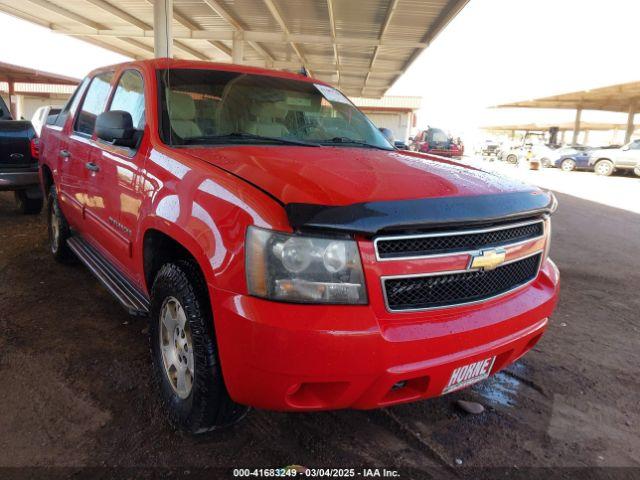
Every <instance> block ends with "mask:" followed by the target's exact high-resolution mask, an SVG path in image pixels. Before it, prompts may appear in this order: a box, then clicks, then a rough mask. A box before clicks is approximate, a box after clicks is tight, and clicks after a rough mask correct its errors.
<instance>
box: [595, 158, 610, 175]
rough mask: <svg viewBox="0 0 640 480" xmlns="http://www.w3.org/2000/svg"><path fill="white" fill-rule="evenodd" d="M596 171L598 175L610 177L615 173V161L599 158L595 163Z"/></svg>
mask: <svg viewBox="0 0 640 480" xmlns="http://www.w3.org/2000/svg"><path fill="white" fill-rule="evenodd" d="M594 171H595V172H596V174H598V175H603V176H605V177H608V176H609V175H611V174H612V173H613V162H612V161H611V160H598V161H597V162H596V164H595V167H594Z"/></svg>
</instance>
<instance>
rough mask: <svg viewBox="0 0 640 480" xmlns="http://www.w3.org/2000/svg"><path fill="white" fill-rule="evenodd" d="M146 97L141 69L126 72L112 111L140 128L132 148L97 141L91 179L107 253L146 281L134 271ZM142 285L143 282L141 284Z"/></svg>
mask: <svg viewBox="0 0 640 480" xmlns="http://www.w3.org/2000/svg"><path fill="white" fill-rule="evenodd" d="M144 102H145V98H144V83H143V79H142V75H141V74H140V72H138V71H137V70H132V69H130V70H125V71H124V72H123V73H122V75H120V77H119V79H118V81H117V83H116V87H115V91H114V94H113V98H112V100H111V102H110V105H109V106H108V107H107V110H108V111H111V110H119V111H124V112H127V113H129V114H130V115H131V119H132V122H133V126H134V128H135V129H136V133H135V135H134V141H133V143H132V144H131V145H128V146H121V145H113V144H110V143H107V142H104V141H102V140H100V139H98V138H96V139H95V147H96V148H95V153H94V157H93V159H92V160H93V163H94V165H95V168H97V171H96V172H95V174H94V175H92V177H91V178H90V181H89V191H90V192H91V194H92V195H93V196H94V197H100V198H101V199H102V201H103V206H104V208H102V209H94V211H93V212H92V213H91V215H92V216H94V217H95V218H94V219H93V221H96V222H99V223H100V224H101V225H103V226H104V228H106V229H107V230H108V234H107V235H105V236H104V237H103V238H102V239H101V243H102V244H103V246H104V247H105V249H106V251H107V252H109V254H110V256H112V257H113V258H112V260H115V262H116V264H117V266H118V267H119V268H120V269H121V270H122V271H123V272H124V273H126V274H128V275H127V276H129V278H130V279H131V280H134V281H138V280H139V281H140V282H142V278H137V277H136V275H135V274H134V272H136V269H135V268H134V265H133V261H134V260H133V258H132V254H133V251H132V241H133V236H134V235H135V233H136V229H137V225H138V220H139V214H140V205H141V203H142V193H141V189H140V188H139V185H140V182H139V180H140V168H141V167H142V166H143V165H144V158H145V154H146V150H147V149H148V148H147V147H146V145H147V143H146V142H145V136H144V131H145V125H146V122H145V103H144ZM140 284H142V283H140Z"/></svg>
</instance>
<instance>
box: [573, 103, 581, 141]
mask: <svg viewBox="0 0 640 480" xmlns="http://www.w3.org/2000/svg"><path fill="white" fill-rule="evenodd" d="M581 117H582V108H578V109H577V110H576V121H575V122H574V124H573V140H572V144H573V145H577V144H578V135H580V118H581Z"/></svg>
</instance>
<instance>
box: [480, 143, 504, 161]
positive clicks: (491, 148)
mask: <svg viewBox="0 0 640 480" xmlns="http://www.w3.org/2000/svg"><path fill="white" fill-rule="evenodd" d="M499 154H500V144H499V143H498V142H497V141H495V140H490V139H489V140H485V141H484V143H483V144H482V146H481V147H480V155H482V156H483V157H495V156H498V155H499Z"/></svg>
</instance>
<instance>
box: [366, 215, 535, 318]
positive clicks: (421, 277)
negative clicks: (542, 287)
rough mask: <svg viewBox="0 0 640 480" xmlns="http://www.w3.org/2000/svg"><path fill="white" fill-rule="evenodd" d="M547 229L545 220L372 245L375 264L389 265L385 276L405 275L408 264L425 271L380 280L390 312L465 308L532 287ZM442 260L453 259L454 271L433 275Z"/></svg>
mask: <svg viewBox="0 0 640 480" xmlns="http://www.w3.org/2000/svg"><path fill="white" fill-rule="evenodd" d="M546 223H547V222H546V221H545V219H544V218H537V219H535V220H530V221H526V222H517V223H511V224H506V225H500V226H494V227H489V228H483V229H470V230H453V231H449V232H437V233H425V234H416V235H397V236H382V237H378V238H376V239H374V245H375V253H376V257H377V260H378V261H379V262H390V263H389V265H388V266H387V268H385V270H387V271H389V270H391V271H396V272H398V271H399V272H402V270H403V269H404V266H403V265H402V264H403V263H407V262H408V263H411V262H420V263H416V265H420V266H421V267H424V270H425V271H424V273H423V272H422V271H420V270H418V273H413V274H411V275H384V274H383V275H382V276H381V282H382V290H383V294H384V298H385V302H386V306H387V309H388V310H389V311H392V312H407V311H415V310H427V309H432V308H445V307H453V306H458V305H466V304H470V303H476V302H480V301H486V300H488V299H491V298H494V297H498V296H501V295H504V294H506V293H508V292H511V291H513V290H516V289H518V288H520V287H522V286H524V285H526V284H528V283H530V282H532V281H533V280H534V279H535V278H536V277H537V275H538V271H539V269H540V266H541V263H542V259H543V256H544V253H543V248H544V244H543V243H542V242H540V240H541V239H544V238H545V228H547V226H546ZM509 252H511V253H509ZM463 255H468V257H467V258H465V257H464V256H463ZM461 256H463V257H462V258H461ZM435 257H439V258H435ZM443 257H451V259H446V258H444V262H445V264H450V265H452V266H453V267H454V268H452V269H449V271H435V272H431V271H429V269H430V268H431V267H430V265H440V266H439V267H435V268H434V269H435V270H442V265H443V263H442V262H443V260H442V259H443ZM431 258H433V260H430V259H431ZM501 262H504V263H501ZM394 263H395V264H397V265H394ZM412 270H414V271H415V270H416V269H415V267H414V268H412ZM405 271H406V270H405Z"/></svg>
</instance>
